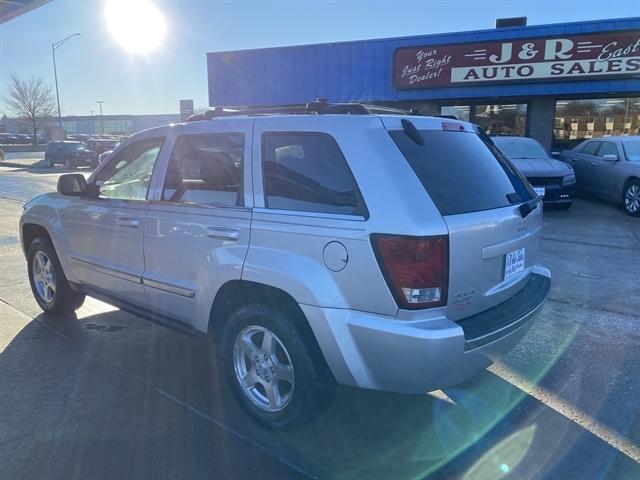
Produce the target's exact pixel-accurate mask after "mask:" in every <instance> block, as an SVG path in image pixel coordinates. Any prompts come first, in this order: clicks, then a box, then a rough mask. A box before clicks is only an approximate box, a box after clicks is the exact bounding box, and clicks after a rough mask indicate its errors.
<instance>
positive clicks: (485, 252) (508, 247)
mask: <svg viewBox="0 0 640 480" xmlns="http://www.w3.org/2000/svg"><path fill="white" fill-rule="evenodd" d="M540 230H542V226H539V227H537V228H536V229H535V230H533V231H531V232H529V233H525V234H524V235H521V236H520V237H517V238H511V239H509V240H507V241H505V242H500V243H494V244H493V245H488V246H486V247H484V248H483V249H482V258H483V259H487V258H493V257H497V256H499V255H504V254H506V253H508V252H510V251H512V250H513V249H514V247H515V246H516V245H518V244H519V243H521V242H522V241H523V240H526V239H527V238H529V237H531V236H532V235H535V234H536V233H538V232H540Z"/></svg>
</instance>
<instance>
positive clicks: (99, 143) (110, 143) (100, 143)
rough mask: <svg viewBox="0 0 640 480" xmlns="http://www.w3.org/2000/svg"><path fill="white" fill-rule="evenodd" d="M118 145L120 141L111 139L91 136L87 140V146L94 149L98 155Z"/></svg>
mask: <svg viewBox="0 0 640 480" xmlns="http://www.w3.org/2000/svg"><path fill="white" fill-rule="evenodd" d="M118 145H120V141H119V140H113V139H110V140H108V139H101V138H91V139H89V140H87V146H88V147H89V148H90V149H91V150H94V151H95V152H96V153H97V154H98V155H100V154H101V153H104V152H106V151H107V150H113V149H114V148H116V147H117V146H118Z"/></svg>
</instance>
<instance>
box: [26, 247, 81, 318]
mask: <svg viewBox="0 0 640 480" xmlns="http://www.w3.org/2000/svg"><path fill="white" fill-rule="evenodd" d="M27 270H28V274H29V283H30V284H31V291H32V292H33V296H34V298H35V299H36V302H38V305H40V308H42V310H43V311H44V312H45V313H49V314H52V315H62V314H67V313H71V312H73V311H74V310H76V309H77V308H80V306H82V303H83V302H84V298H85V296H84V295H83V294H81V293H78V292H74V291H73V290H72V289H71V287H70V286H69V282H68V281H67V277H65V275H64V272H63V271H62V266H61V265H60V261H59V260H58V256H57V255H56V251H55V249H54V248H53V245H52V244H51V241H50V240H49V239H47V238H45V237H37V238H36V239H34V240H33V241H32V242H31V244H30V245H29V250H28V251H27Z"/></svg>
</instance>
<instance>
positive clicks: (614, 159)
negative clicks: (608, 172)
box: [602, 154, 618, 162]
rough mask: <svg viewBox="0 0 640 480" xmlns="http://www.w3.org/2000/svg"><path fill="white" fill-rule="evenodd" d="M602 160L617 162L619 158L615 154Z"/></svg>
mask: <svg viewBox="0 0 640 480" xmlns="http://www.w3.org/2000/svg"><path fill="white" fill-rule="evenodd" d="M602 160H604V161H605V162H617V161H618V156H617V155H613V154H608V155H605V156H603V157H602Z"/></svg>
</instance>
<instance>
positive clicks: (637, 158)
mask: <svg viewBox="0 0 640 480" xmlns="http://www.w3.org/2000/svg"><path fill="white" fill-rule="evenodd" d="M560 158H561V159H562V160H563V161H565V162H567V163H568V164H569V165H571V166H572V167H573V169H574V170H575V172H576V179H577V186H578V188H579V189H580V190H583V191H585V192H586V193H590V194H592V195H596V196H598V197H601V198H604V199H606V200H611V201H613V202H616V203H619V204H622V206H623V207H624V209H625V212H626V213H627V214H628V215H631V216H634V217H637V216H640V136H623V137H603V138H593V139H590V140H585V141H584V142H582V143H581V144H580V145H578V146H577V147H575V148H574V149H573V150H567V151H564V152H562V154H561V157H560Z"/></svg>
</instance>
